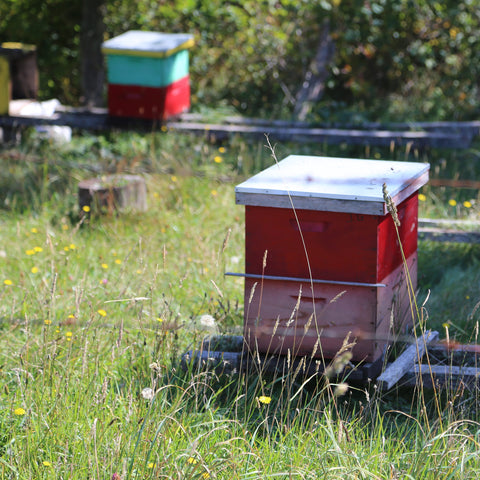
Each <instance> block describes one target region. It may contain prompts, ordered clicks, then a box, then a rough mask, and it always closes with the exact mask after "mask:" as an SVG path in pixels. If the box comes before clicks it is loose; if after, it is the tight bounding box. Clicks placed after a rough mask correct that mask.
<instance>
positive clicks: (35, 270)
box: [30, 267, 38, 273]
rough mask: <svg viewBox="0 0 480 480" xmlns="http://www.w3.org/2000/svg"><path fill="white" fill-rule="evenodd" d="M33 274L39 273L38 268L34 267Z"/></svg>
mask: <svg viewBox="0 0 480 480" xmlns="http://www.w3.org/2000/svg"><path fill="white" fill-rule="evenodd" d="M30 271H31V272H32V273H38V267H32V269H31V270H30Z"/></svg>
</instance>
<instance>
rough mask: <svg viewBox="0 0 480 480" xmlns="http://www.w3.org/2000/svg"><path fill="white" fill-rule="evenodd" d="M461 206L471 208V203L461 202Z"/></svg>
mask: <svg viewBox="0 0 480 480" xmlns="http://www.w3.org/2000/svg"><path fill="white" fill-rule="evenodd" d="M463 206H464V207H465V208H472V203H471V202H469V201H468V200H466V201H465V202H463Z"/></svg>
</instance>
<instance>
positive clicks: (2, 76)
mask: <svg viewBox="0 0 480 480" xmlns="http://www.w3.org/2000/svg"><path fill="white" fill-rule="evenodd" d="M9 102H10V67H9V64H8V60H7V59H6V58H4V57H0V115H8V106H9Z"/></svg>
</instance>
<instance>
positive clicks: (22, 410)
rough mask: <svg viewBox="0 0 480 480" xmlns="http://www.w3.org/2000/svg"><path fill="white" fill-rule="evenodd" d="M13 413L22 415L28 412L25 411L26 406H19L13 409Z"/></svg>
mask: <svg viewBox="0 0 480 480" xmlns="http://www.w3.org/2000/svg"><path fill="white" fill-rule="evenodd" d="M13 413H14V414H15V415H17V416H18V417H21V416H22V415H25V414H26V413H27V412H26V411H25V409H24V408H22V407H18V408H16V409H15V410H14V411H13Z"/></svg>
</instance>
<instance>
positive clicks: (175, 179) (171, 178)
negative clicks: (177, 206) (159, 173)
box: [170, 175, 178, 182]
mask: <svg viewBox="0 0 480 480" xmlns="http://www.w3.org/2000/svg"><path fill="white" fill-rule="evenodd" d="M170 180H171V181H172V182H176V181H177V180H178V179H177V177H176V176H175V175H172V176H171V177H170Z"/></svg>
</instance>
